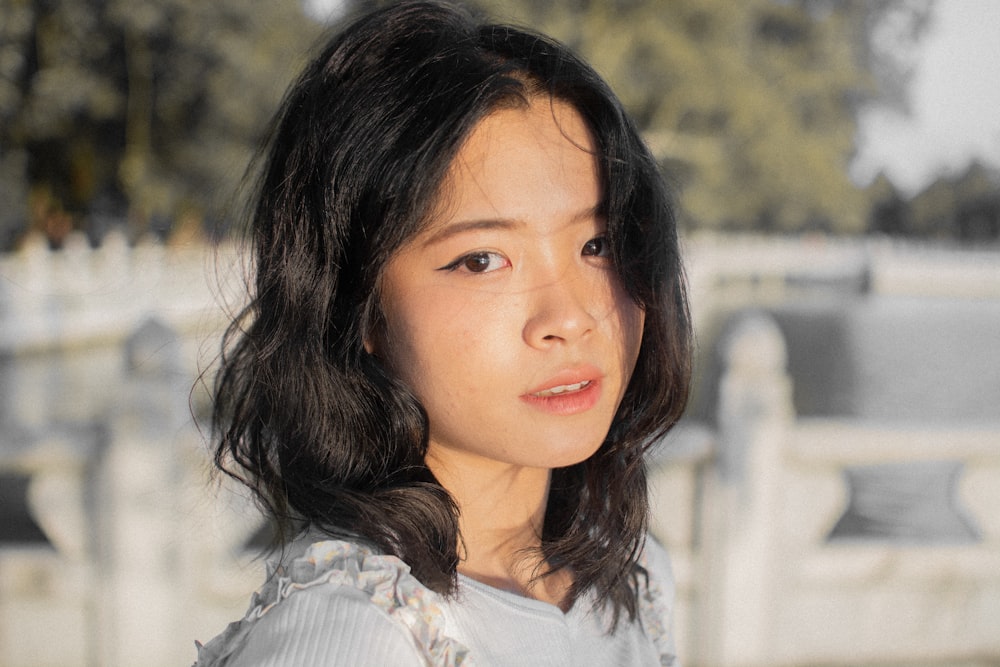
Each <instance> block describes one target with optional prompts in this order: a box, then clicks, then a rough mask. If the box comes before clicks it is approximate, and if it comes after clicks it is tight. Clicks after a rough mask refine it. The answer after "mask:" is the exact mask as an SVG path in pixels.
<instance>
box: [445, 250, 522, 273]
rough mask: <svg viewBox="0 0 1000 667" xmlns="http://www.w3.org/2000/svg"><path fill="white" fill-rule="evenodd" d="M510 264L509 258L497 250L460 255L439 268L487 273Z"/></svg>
mask: <svg viewBox="0 0 1000 667" xmlns="http://www.w3.org/2000/svg"><path fill="white" fill-rule="evenodd" d="M508 266H510V260H508V259H507V258H506V257H504V256H503V255H501V254H500V253H498V252H487V251H481V252H472V253H469V254H468V255H462V256H461V257H459V258H458V259H456V260H455V261H454V262H452V263H451V264H448V265H447V266H444V267H442V268H441V270H443V271H467V272H469V273H489V272H491V271H496V270H498V269H503V268H506V267H508Z"/></svg>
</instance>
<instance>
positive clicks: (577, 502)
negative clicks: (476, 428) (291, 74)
mask: <svg viewBox="0 0 1000 667" xmlns="http://www.w3.org/2000/svg"><path fill="white" fill-rule="evenodd" d="M540 96H548V97H549V99H558V100H561V101H564V102H567V103H569V104H571V105H572V106H573V107H575V109H576V110H577V111H578V112H579V113H580V114H581V115H582V116H583V118H584V119H585V121H586V122H587V123H588V125H589V127H590V130H591V131H592V133H593V135H594V138H595V140H596V145H597V146H598V152H599V154H598V155H597V156H596V157H597V160H598V163H599V165H600V170H601V178H602V180H603V187H604V196H605V206H606V211H605V214H606V216H607V220H608V240H609V243H610V245H611V248H612V256H613V258H614V262H615V265H616V267H617V270H618V272H619V274H620V276H621V280H622V282H623V284H624V286H625V289H626V290H627V291H628V293H629V294H630V295H631V297H632V298H633V299H634V300H635V301H636V302H637V303H639V304H640V305H641V306H642V307H643V308H644V309H645V316H646V319H645V329H644V332H643V337H642V343H641V349H640V353H639V358H638V363H637V365H636V369H635V372H634V374H633V376H632V378H631V381H630V383H629V385H628V388H627V390H626V392H625V396H624V399H623V400H622V403H621V406H620V407H619V409H618V412H617V415H616V417H615V419H614V421H613V424H612V426H611V429H610V432H609V433H608V435H607V437H606V439H605V441H604V443H603V444H602V446H601V447H600V448H599V450H598V451H597V452H596V453H595V454H594V455H593V456H592V457H590V458H589V459H588V460H586V461H584V462H582V463H579V464H576V465H573V466H569V467H566V468H560V469H556V470H554V471H553V472H552V482H551V491H550V496H549V501H548V507H547V511H546V515H545V521H544V529H543V530H544V532H543V535H542V547H541V548H542V552H543V553H542V555H543V557H544V562H545V563H546V566H545V567H546V568H547V570H546V571H554V570H555V569H559V568H563V567H568V568H570V571H571V572H572V573H573V577H574V582H573V585H572V587H571V589H570V591H569V593H568V596H569V600H568V602H569V603H572V602H574V601H575V600H576V599H578V597H579V596H580V595H581V594H583V593H584V592H588V591H592V592H593V593H594V594H595V596H596V599H598V600H600V601H601V604H605V603H607V604H610V605H611V606H612V608H613V612H614V619H615V621H616V622H617V619H618V617H619V615H620V613H621V612H622V611H625V612H626V613H627V614H628V616H629V618H630V619H634V618H635V614H636V609H637V588H636V582H637V577H638V576H641V574H642V572H641V569H640V568H639V567H638V565H637V563H636V559H637V553H638V550H639V549H640V547H641V545H642V542H643V540H644V539H645V534H646V529H647V523H648V517H647V515H648V504H647V497H646V493H647V490H646V472H645V463H644V454H645V452H646V450H647V449H648V448H649V446H650V445H651V444H652V443H653V442H654V441H655V440H656V439H658V438H659V437H661V436H662V435H664V434H665V433H666V432H667V430H668V429H669V428H670V427H671V426H673V425H674V423H675V422H676V421H677V420H678V419H679V418H680V415H681V413H682V411H683V409H684V406H685V403H686V400H687V394H688V385H689V380H690V345H691V333H690V323H689V316H688V308H687V299H686V292H685V281H684V277H683V270H682V265H681V260H680V257H679V252H678V241H677V232H676V225H675V219H674V212H673V206H672V203H671V200H670V197H669V196H668V192H667V189H666V187H665V185H664V182H663V178H662V175H661V174H660V172H659V169H658V167H657V164H656V162H655V160H654V159H653V157H652V156H651V154H650V153H649V151H648V149H647V148H646V146H645V145H644V143H643V141H642V140H641V138H640V136H639V133H638V131H637V129H636V127H635V125H634V123H633V122H632V121H631V120H630V119H629V117H628V116H627V115H626V114H625V112H624V111H623V109H622V107H621V104H620V102H619V101H618V100H617V98H616V97H615V95H614V94H613V93H612V92H611V90H610V89H609V87H608V86H607V84H606V83H605V82H604V81H603V80H602V79H601V78H600V76H598V75H597V74H596V73H595V72H594V70H593V69H591V68H590V67H589V66H588V65H587V64H585V63H584V62H583V61H581V60H580V59H579V58H577V57H576V56H575V55H573V54H572V53H571V52H570V51H569V50H568V49H567V48H566V47H565V46H563V45H561V44H559V43H557V42H555V41H553V40H551V39H548V38H546V37H544V36H541V35H537V34H532V33H531V32H530V31H527V30H523V29H517V28H514V27H509V26H502V25H489V24H483V23H480V22H478V21H477V20H476V19H475V17H473V16H472V15H471V14H470V13H468V12H467V11H466V10H463V9H459V8H456V7H452V6H449V5H445V4H439V3H434V2H402V3H399V4H395V5H393V6H390V7H388V8H385V9H381V10H377V11H375V12H373V13H370V14H368V15H365V16H362V17H360V18H358V19H356V20H354V21H353V22H352V23H350V24H349V25H348V26H347V27H346V28H344V29H343V30H341V31H340V32H339V33H337V34H336V35H334V36H333V37H332V38H330V40H329V41H328V42H327V43H326V45H325V47H324V48H323V49H322V51H321V53H320V54H319V55H318V56H317V57H316V58H315V59H314V60H313V61H312V62H311V64H309V65H308V66H307V67H306V69H305V71H304V72H303V73H302V74H301V76H300V78H299V79H298V80H297V81H296V82H295V83H294V84H293V86H292V87H291V88H290V90H289V92H288V93H287V95H286V97H285V99H284V102H283V103H282V106H281V109H280V110H279V112H278V114H277V116H276V118H275V121H274V125H273V127H272V130H271V133H270V139H269V141H268V143H267V144H266V145H265V146H264V148H263V149H262V152H261V155H260V163H259V169H260V174H259V177H258V180H257V181H256V183H257V185H256V189H255V191H254V196H253V198H252V203H251V209H250V212H249V216H250V218H251V220H250V227H249V230H248V234H249V241H250V243H251V244H252V247H253V252H254V261H253V263H254V265H253V278H252V280H253V284H252V286H251V288H250V302H249V305H248V306H247V307H246V308H245V310H244V311H243V312H242V313H241V314H240V315H239V316H238V317H237V318H236V319H235V321H234V322H233V323H232V325H231V326H230V328H229V329H228V331H227V334H226V336H225V340H224V343H223V353H222V356H221V360H220V365H219V368H218V374H217V376H216V380H215V383H216V384H215V388H214V394H215V403H214V408H213V410H214V412H213V427H214V430H215V434H216V437H217V448H216V452H215V460H216V464H217V465H218V467H219V468H220V469H221V470H223V471H225V472H226V473H228V474H230V475H232V476H234V477H236V478H238V479H239V480H241V481H242V482H243V483H245V484H246V485H247V486H249V487H250V489H252V490H253V492H254V493H255V495H256V497H257V499H258V500H259V501H260V502H261V504H262V505H263V507H264V509H265V510H266V512H267V514H268V515H269V516H270V517H271V518H272V519H273V520H274V522H275V525H276V526H277V529H278V534H279V535H280V540H287V539H290V538H291V537H292V535H293V534H294V533H295V532H297V531H298V530H301V529H302V528H303V526H312V527H313V528H316V529H319V530H321V531H324V532H326V533H328V534H330V535H334V536H350V537H353V538H355V539H363V540H365V541H367V542H370V543H371V544H373V545H375V546H376V547H377V548H378V549H380V550H382V551H384V552H386V553H391V554H395V555H396V556H398V557H400V558H401V559H402V560H403V561H405V562H406V563H407V564H409V566H410V567H411V569H412V572H413V573H414V575H415V576H416V577H417V578H418V579H419V580H420V581H421V582H423V583H424V584H425V585H427V586H428V587H430V588H432V589H434V590H436V591H438V592H441V593H444V594H448V593H451V592H453V591H454V587H455V585H456V568H457V565H458V560H459V559H458V544H459V541H460V539H461V536H460V535H459V531H458V510H457V507H456V505H455V503H454V501H453V500H452V499H451V497H450V495H449V494H448V492H447V490H446V489H444V488H443V487H442V486H441V485H440V484H439V483H438V482H437V480H436V479H435V477H434V475H433V474H432V473H431V471H430V470H429V469H428V467H427V465H426V464H425V462H424V455H425V453H426V450H427V437H428V436H427V434H428V421H427V415H426V413H425V411H424V409H423V408H422V407H421V405H420V404H419V402H418V401H417V400H416V399H415V398H414V396H413V394H412V393H411V392H410V391H408V389H407V388H406V387H405V386H403V385H402V383H401V382H400V381H398V380H397V379H396V378H395V377H394V376H393V374H392V372H391V370H390V369H388V368H386V367H385V366H384V365H382V364H381V363H379V361H378V359H376V358H374V357H373V356H371V355H369V354H368V353H367V352H366V351H365V346H364V341H365V340H366V337H367V336H368V335H369V334H371V333H372V332H374V331H376V330H377V327H379V325H380V318H381V310H380V303H379V283H380V276H381V275H382V271H383V268H384V267H385V265H386V262H387V260H388V259H389V258H390V257H391V256H392V255H393V253H394V252H396V251H397V250H398V249H399V248H400V246H401V245H402V244H403V243H405V242H406V241H407V240H408V239H410V238H412V237H413V236H414V234H416V233H417V232H418V231H420V230H421V229H422V226H423V225H425V224H426V223H427V218H428V216H429V215H430V214H431V212H432V209H433V205H434V203H435V198H436V196H437V195H438V190H439V186H440V184H441V183H442V181H443V179H444V175H445V173H446V171H447V169H448V167H449V165H450V163H451V162H452V159H453V157H454V156H455V154H456V152H457V151H458V149H459V148H460V146H461V145H462V143H463V141H464V140H465V138H466V137H467V136H468V134H469V133H470V131H471V129H472V128H473V127H474V126H475V125H476V124H477V123H478V122H479V121H480V120H481V119H482V118H483V117H485V116H486V115H487V114H489V113H490V112H491V111H495V110H497V109H498V108H504V107H510V106H511V105H514V106H518V105H526V104H528V102H529V101H530V100H531V99H534V98H539V97H540ZM541 576H544V572H543V573H542V574H541Z"/></svg>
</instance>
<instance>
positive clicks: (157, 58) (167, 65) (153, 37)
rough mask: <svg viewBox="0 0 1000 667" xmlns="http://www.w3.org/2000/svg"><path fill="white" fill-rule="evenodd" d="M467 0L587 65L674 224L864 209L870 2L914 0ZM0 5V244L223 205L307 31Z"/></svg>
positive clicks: (207, 9)
mask: <svg viewBox="0 0 1000 667" xmlns="http://www.w3.org/2000/svg"><path fill="white" fill-rule="evenodd" d="M468 1H469V2H473V3H475V4H478V5H480V6H481V7H482V8H484V9H485V10H486V11H487V12H488V13H490V14H491V15H492V16H494V17H495V18H497V19H499V20H507V21H511V22H514V23H518V24H521V25H527V26H531V27H534V28H537V29H539V30H541V31H544V32H547V33H550V34H553V35H555V36H556V37H558V38H560V39H562V40H563V41H566V42H568V43H569V44H570V45H572V46H574V47H575V48H576V49H577V50H578V51H580V52H581V53H582V54H583V55H584V56H585V57H586V58H587V59H588V60H590V61H591V62H593V63H594V64H595V66H596V67H597V69H598V70H599V71H601V72H602V74H604V75H605V76H606V77H607V78H608V79H609V80H610V81H611V83H612V85H613V86H614V88H615V89H616V90H617V91H618V92H619V94H620V95H621V97H622V99H623V100H624V102H625V104H626V105H627V106H628V108H629V109H630V111H631V112H632V113H633V114H634V115H635V117H636V118H637V119H638V121H639V123H640V125H641V127H642V129H643V131H644V132H645V133H646V135H647V137H648V139H649V142H650V145H651V146H652V147H653V149H654V151H655V152H656V153H657V155H658V156H659V158H660V159H661V160H662V161H663V162H664V164H665V166H666V167H667V173H668V174H671V175H672V178H673V180H674V181H675V185H676V187H677V189H678V190H679V192H680V193H681V203H682V208H683V212H684V220H685V222H686V224H688V225H689V226H699V227H704V228H710V229H755V230H773V231H801V230H810V229H824V230H827V229H828V230H834V231H843V232H853V231H860V230H862V229H863V228H864V225H865V224H866V222H867V218H868V216H867V207H868V198H867V194H866V193H864V192H862V191H860V190H859V189H858V188H856V187H855V186H854V185H853V184H852V183H851V182H850V180H849V178H848V175H847V164H848V162H849V160H850V159H851V157H852V155H853V153H854V150H855V144H854V142H855V117H856V113H855V112H856V110H857V107H858V105H859V104H861V103H862V102H864V101H865V100H868V99H871V98H873V97H875V96H878V95H883V96H887V97H888V98H889V99H890V100H892V101H894V102H895V103H896V104H901V103H902V100H903V97H902V94H901V92H900V91H901V90H902V87H901V84H900V83H899V82H902V81H905V74H906V72H905V63H903V62H901V61H897V60H894V59H893V57H891V51H890V50H887V49H886V48H884V47H883V46H881V44H882V42H884V41H885V39H886V38H885V29H884V27H885V25H887V22H886V21H885V20H883V19H885V17H891V16H896V18H897V20H895V21H891V22H889V24H891V25H892V26H896V28H897V32H901V33H902V36H900V35H899V34H897V35H895V37H894V38H893V39H894V40H896V41H897V42H898V41H899V40H903V41H905V40H907V39H910V40H912V39H914V38H915V37H916V36H917V35H918V34H919V29H920V26H921V25H922V23H921V17H922V16H924V15H925V14H926V11H925V9H926V7H925V5H926V2H927V0H881V1H879V2H867V1H866V0H740V2H731V1H730V0H547V1H546V2H538V1H537V0H468ZM342 4H345V5H353V6H355V7H366V6H373V5H378V4H384V2H383V1H380V0H353V1H351V0H344V1H343V2H342ZM899 15H902V16H903V17H904V19H906V20H902V21H901V20H898V16H899ZM0 17H2V21H0V197H3V201H4V202H5V206H4V207H3V211H0V249H2V248H7V247H10V245H11V243H12V241H13V239H14V237H15V236H16V233H18V232H20V230H21V229H22V228H23V227H24V226H25V219H26V218H27V219H28V222H29V224H31V225H33V226H36V227H41V228H43V229H44V230H45V231H46V233H47V234H48V235H49V237H50V239H51V240H52V242H53V243H54V244H58V242H59V239H60V238H61V237H62V236H63V235H64V234H65V233H66V232H67V231H68V230H69V229H71V228H74V227H76V228H84V229H88V230H89V231H90V232H91V233H92V235H93V236H95V237H99V236H100V234H101V232H102V228H103V226H104V224H105V222H104V221H106V220H108V219H115V218H120V217H123V216H125V215H127V216H128V219H129V220H130V224H132V225H133V227H134V230H133V231H134V233H135V234H140V233H148V232H150V231H152V232H154V233H158V234H161V235H166V234H168V233H170V234H177V233H178V232H177V230H176V227H177V225H181V226H183V223H179V222H177V221H178V220H181V221H183V220H188V219H190V220H198V219H200V218H203V217H204V218H208V219H209V220H210V221H211V220H221V219H223V218H224V217H225V215H226V211H227V204H228V203H229V197H230V196H231V194H232V193H233V192H234V191H235V186H236V183H237V181H238V179H239V178H240V177H241V175H242V169H243V167H244V165H245V164H246V163H247V161H248V159H249V156H250V154H251V153H252V150H253V148H254V146H255V144H256V141H257V138H258V135H259V134H260V133H261V132H262V130H263V129H264V124H265V122H266V120H267V118H268V117H269V116H270V114H271V113H272V111H273V109H274V108H275V106H276V104H277V101H278V99H279V97H280V94H281V92H282V90H283V89H284V87H285V86H286V85H287V83H288V82H289V80H290V79H291V77H292V76H293V73H294V71H295V69H296V68H297V66H298V65H299V63H300V60H301V58H302V57H303V56H304V55H305V52H306V51H307V49H308V47H310V46H312V44H313V42H314V38H315V37H316V36H317V35H318V33H319V30H320V26H318V25H316V24H315V23H314V22H312V21H311V20H310V19H308V18H307V17H306V16H305V15H304V13H303V10H302V4H301V2H300V0H213V1H212V2H204V1H203V0H60V1H58V2H57V1H54V0H0ZM900 27H901V28H900ZM893 82H895V83H893Z"/></svg>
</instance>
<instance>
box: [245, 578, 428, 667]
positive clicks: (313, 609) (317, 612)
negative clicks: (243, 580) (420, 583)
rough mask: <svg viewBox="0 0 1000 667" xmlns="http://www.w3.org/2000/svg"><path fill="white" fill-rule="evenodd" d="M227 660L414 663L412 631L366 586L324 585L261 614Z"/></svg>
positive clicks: (263, 665)
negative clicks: (381, 606)
mask: <svg viewBox="0 0 1000 667" xmlns="http://www.w3.org/2000/svg"><path fill="white" fill-rule="evenodd" d="M228 664H231V665H233V666H234V667H235V666H239V667H329V666H331V665H356V666H357V667H387V666H389V665H393V666H395V665H399V666H400V667H409V666H410V665H413V666H414V667H418V666H422V665H424V664H426V663H425V662H424V660H423V658H422V657H421V655H420V652H419V651H418V649H417V647H416V645H415V644H414V642H413V636H412V635H411V634H410V633H409V632H407V631H406V629H405V628H403V627H402V626H400V625H399V624H398V623H396V622H395V621H393V620H392V619H391V618H390V617H389V616H388V614H386V613H385V612H384V611H382V610H381V609H379V608H378V607H376V606H375V605H373V604H372V603H371V600H370V599H369V598H368V597H367V596H366V595H365V594H364V593H362V592H361V591H358V590H355V589H352V588H348V587H345V586H319V587H316V588H313V589H310V590H308V591H302V592H300V593H298V594H296V595H292V596H290V597H289V598H288V599H287V600H284V601H283V602H282V603H281V604H279V605H277V606H275V607H274V608H273V609H271V610H270V611H269V612H268V613H267V614H265V615H264V616H262V617H261V619H260V620H259V621H257V623H256V625H255V626H254V630H253V632H251V633H250V634H249V635H248V636H247V642H246V644H244V645H243V647H242V649H241V650H240V651H239V652H238V653H236V654H234V655H233V656H232V657H231V658H230V662H229V663H228Z"/></svg>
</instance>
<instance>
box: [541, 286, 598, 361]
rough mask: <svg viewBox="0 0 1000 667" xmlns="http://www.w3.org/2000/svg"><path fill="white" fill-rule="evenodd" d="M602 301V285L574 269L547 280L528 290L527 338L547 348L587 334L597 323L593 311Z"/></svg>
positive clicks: (572, 340) (569, 341) (542, 347)
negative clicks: (574, 272)
mask: <svg viewBox="0 0 1000 667" xmlns="http://www.w3.org/2000/svg"><path fill="white" fill-rule="evenodd" d="M602 301H603V299H602V298H601V294H600V287H599V286H598V285H595V284H594V281H593V280H592V279H588V278H587V277H584V276H582V275H577V274H573V273H572V271H570V272H567V273H563V274H562V275H559V276H557V277H553V278H552V279H550V280H545V281H544V282H543V283H542V284H540V285H537V286H536V287H534V288H533V289H532V290H531V291H530V293H529V294H528V316H527V318H526V320H525V323H524V332H523V337H524V341H525V342H526V343H527V344H528V345H530V346H532V347H535V348H538V349H544V348H548V347H552V346H554V345H558V344H565V343H571V342H574V341H576V340H578V339H581V338H584V337H586V336H587V335H588V334H589V333H590V332H591V331H593V329H594V328H595V326H596V325H597V318H596V317H595V316H594V313H595V312H596V310H597V309H598V308H599V307H600V303H601V302H602Z"/></svg>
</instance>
